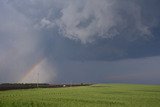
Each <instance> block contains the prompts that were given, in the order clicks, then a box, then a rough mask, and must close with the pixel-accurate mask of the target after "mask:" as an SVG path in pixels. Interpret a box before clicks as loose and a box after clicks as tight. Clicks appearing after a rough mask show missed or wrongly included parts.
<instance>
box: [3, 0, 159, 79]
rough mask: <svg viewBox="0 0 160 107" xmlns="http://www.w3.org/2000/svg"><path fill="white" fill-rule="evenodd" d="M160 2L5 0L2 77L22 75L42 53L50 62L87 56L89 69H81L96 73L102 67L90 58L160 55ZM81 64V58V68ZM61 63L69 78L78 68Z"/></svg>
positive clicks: (101, 59) (137, 0)
mask: <svg viewBox="0 0 160 107" xmlns="http://www.w3.org/2000/svg"><path fill="white" fill-rule="evenodd" d="M159 5H160V1H159V0H152V1H151V0H132V1H128V0H120V1H119V0H100V1H99V0H81V1H79V0H6V1H0V14H1V15H0V74H1V75H0V81H5V80H6V81H17V80H19V79H20V78H21V76H22V75H24V73H25V72H27V70H28V69H29V68H31V67H32V66H33V64H35V63H38V61H39V59H42V60H43V59H44V61H43V62H44V64H43V66H44V65H46V67H48V65H50V66H52V65H53V64H55V62H57V64H58V65H57V66H60V65H59V64H61V62H63V61H64V62H67V61H69V62H70V61H73V62H74V61H78V62H80V63H83V62H85V64H86V66H88V68H87V67H85V70H84V71H86V73H83V72H82V73H81V71H77V72H78V73H80V75H82V74H84V75H87V76H89V75H90V74H93V78H96V77H95V76H96V75H97V71H94V70H93V72H92V73H91V71H92V69H93V68H92V65H94V64H91V63H87V62H88V61H89V62H90V61H95V62H96V61H97V63H96V64H95V65H98V63H99V64H100V62H99V61H115V62H116V61H117V60H121V59H123V60H125V59H129V58H142V59H143V58H144V57H152V56H159V54H160V50H159V48H160V47H159V46H160V37H159V34H160V21H159V18H160V13H159V9H160V7H159ZM15 62H16V63H15ZM63 65H64V66H63ZM73 65H74V64H73ZM95 65H94V66H95ZM39 66H41V65H39ZM75 66H76V64H75ZM81 66H82V67H83V66H84V65H83V64H80V65H79V64H77V69H78V68H81ZM151 66H152V65H151ZM46 67H44V68H46ZM66 67H67V68H68V69H67V70H66V73H65V69H63V68H66ZM40 68H41V67H40ZM49 68H51V67H49ZM60 68H61V69H60V71H59V72H58V71H57V73H58V75H61V76H60V77H59V78H64V79H65V76H64V75H65V74H68V73H69V72H68V71H75V70H76V68H74V67H73V68H72V67H71V66H70V65H65V64H63V63H62V66H60ZM100 68H101V66H99V67H97V69H100ZM151 68H152V67H151ZM57 69H58V68H57ZM87 69H88V70H89V71H87ZM105 69H107V68H105ZM102 71H103V70H102ZM49 72H52V70H51V69H50V70H49ZM53 72H55V73H54V74H53V75H56V71H54V70H53ZM77 72H71V73H72V74H73V75H71V76H73V77H74V76H75V75H76V74H78V73H77ZM99 72H100V71H99ZM106 72H107V71H106ZM121 72H122V71H121ZM101 73H102V74H103V73H104V72H101ZM101 73H100V74H101ZM4 77H6V79H4ZM53 77H55V76H53ZM80 77H81V78H82V76H80ZM57 78H58V77H57ZM66 78H70V77H69V76H68V77H66ZM87 78H89V77H87ZM52 80H54V79H52ZM74 80H77V81H78V80H80V78H79V79H78V78H76V76H75V78H73V81H74ZM82 80H83V79H82ZM90 80H91V79H90ZM95 81H96V79H95ZM97 81H100V82H101V80H98V79H97ZM102 81H103V80H102Z"/></svg>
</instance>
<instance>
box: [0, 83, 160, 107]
mask: <svg viewBox="0 0 160 107" xmlns="http://www.w3.org/2000/svg"><path fill="white" fill-rule="evenodd" d="M0 107H160V86H158V85H131V84H97V85H92V86H83V87H70V88H44V89H42V88H40V89H28V90H10V91H0Z"/></svg>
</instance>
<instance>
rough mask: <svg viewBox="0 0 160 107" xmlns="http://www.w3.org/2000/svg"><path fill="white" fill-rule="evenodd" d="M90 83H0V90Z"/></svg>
mask: <svg viewBox="0 0 160 107" xmlns="http://www.w3.org/2000/svg"><path fill="white" fill-rule="evenodd" d="M89 85H91V84H84V83H81V84H46V83H39V84H36V83H25V84H24V83H3V84H0V91H2V90H16V89H32V88H60V87H76V86H89Z"/></svg>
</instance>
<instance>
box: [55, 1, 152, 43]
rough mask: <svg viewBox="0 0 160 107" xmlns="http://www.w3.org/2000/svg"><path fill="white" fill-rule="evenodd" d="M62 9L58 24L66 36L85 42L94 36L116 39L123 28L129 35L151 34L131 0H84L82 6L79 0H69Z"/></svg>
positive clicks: (90, 40)
mask: <svg viewBox="0 0 160 107" xmlns="http://www.w3.org/2000/svg"><path fill="white" fill-rule="evenodd" d="M61 12H62V17H61V18H60V19H59V20H58V24H59V26H60V28H61V31H62V33H63V34H64V36H66V37H68V38H71V39H76V40H77V39H78V40H81V42H83V43H86V42H92V41H94V40H95V37H96V38H97V37H101V38H113V37H114V36H118V35H121V33H122V32H123V31H124V30H128V31H129V32H128V33H127V34H128V35H134V34H136V33H138V35H139V36H144V35H145V36H146V35H147V36H148V35H151V32H150V31H149V29H148V26H146V25H145V24H143V23H142V20H143V19H142V15H141V8H140V7H139V6H138V5H137V4H135V3H134V2H132V1H127V0H123V1H119V0H100V1H98V0H92V1H90V0H85V1H84V0H82V3H81V5H80V2H79V1H78V0H70V2H68V5H67V6H66V7H65V8H63V9H62V11H61ZM130 26H132V27H130ZM129 27H130V28H129Z"/></svg>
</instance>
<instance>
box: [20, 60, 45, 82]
mask: <svg viewBox="0 0 160 107" xmlns="http://www.w3.org/2000/svg"><path fill="white" fill-rule="evenodd" d="M43 61H44V59H40V60H39V61H38V62H37V63H35V64H33V65H32V67H31V68H30V69H29V70H27V73H26V74H25V75H24V76H23V77H22V78H21V79H20V80H19V81H18V83H23V82H24V80H25V79H26V78H28V77H29V75H30V74H32V73H33V72H34V71H35V70H34V69H35V68H37V67H38V66H39V65H40V64H41V63H43Z"/></svg>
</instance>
